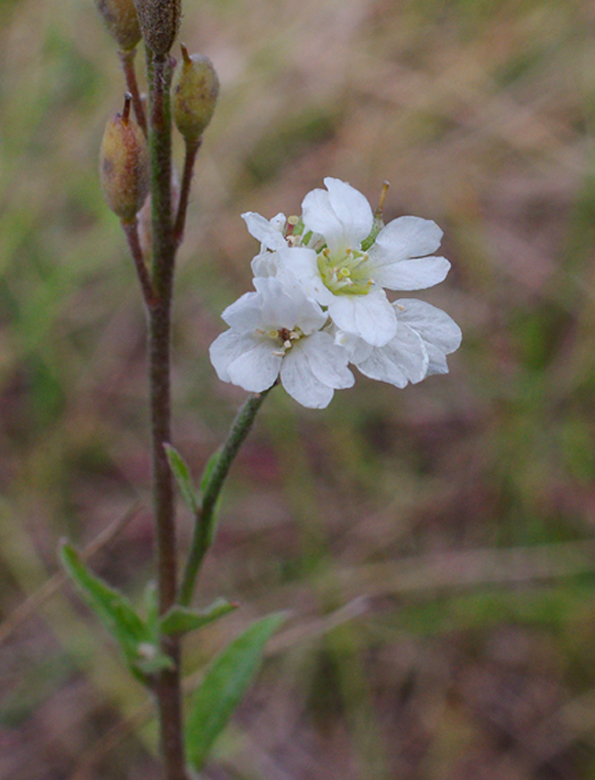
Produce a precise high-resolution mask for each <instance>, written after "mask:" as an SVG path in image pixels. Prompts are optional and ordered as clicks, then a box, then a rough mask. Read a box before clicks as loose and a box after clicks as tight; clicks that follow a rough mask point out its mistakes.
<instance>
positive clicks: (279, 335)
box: [210, 177, 461, 409]
mask: <svg viewBox="0 0 595 780" xmlns="http://www.w3.org/2000/svg"><path fill="white" fill-rule="evenodd" d="M324 184H325V186H326V190H322V189H315V190H312V192H309V193H308V194H307V195H306V197H305V198H304V200H303V202H302V215H301V217H299V218H298V217H289V219H287V218H286V217H285V215H283V214H278V215H277V216H276V217H273V219H271V220H270V221H269V220H267V219H265V218H264V217H262V216H260V214H255V213H252V212H249V213H247V214H243V215H242V216H243V218H244V220H245V222H246V225H247V227H248V230H249V231H250V233H251V235H252V236H254V238H256V239H258V241H260V243H261V248H260V252H259V254H258V255H256V257H255V258H254V259H253V260H252V271H253V273H254V287H255V289H256V292H249V293H246V294H245V295H243V296H242V297H241V298H239V299H238V300H237V301H236V302H235V303H233V304H232V305H231V306H228V307H227V309H225V311H224V312H223V315H222V317H223V319H224V320H225V322H226V323H227V324H228V325H229V330H228V331H226V332H225V333H222V334H221V335H220V336H218V338H216V339H215V341H214V342H213V344H212V345H211V349H210V355H211V362H212V363H213V366H214V367H215V370H216V371H217V374H218V376H219V378H220V379H222V380H223V381H225V382H232V383H233V384H235V385H239V386H240V387H243V388H244V389H245V390H249V391H252V392H262V391H264V390H266V389H268V388H269V387H271V386H272V385H273V384H274V383H275V382H276V381H277V380H278V379H279V380H280V382H281V384H282V385H283V387H284V388H285V389H286V390H287V392H288V393H289V394H290V395H291V396H292V397H293V398H295V399H296V401H298V402H299V403H301V404H303V405H304V406H308V407H311V408H317V409H322V408H324V407H326V406H328V404H329V403H330V400H331V398H332V397H333V393H334V391H335V390H339V389H343V388H347V387H351V386H352V385H353V383H354V377H353V374H352V373H351V371H350V369H349V368H348V365H349V364H352V365H354V366H356V367H357V368H358V369H359V371H360V372H361V373H362V374H365V375H366V376H368V377H371V378H372V379H379V380H381V381H383V382H389V383H390V384H393V385H395V386H396V387H399V388H402V387H405V385H407V383H408V382H412V383H415V382H420V381H421V380H422V379H424V378H425V377H426V376H428V375H429V374H440V373H446V372H447V371H448V366H447V363H446V355H448V354H449V353H451V352H454V350H455V349H457V348H458V346H459V344H460V343H461V331H460V328H459V327H458V325H457V324H456V323H455V322H454V321H453V320H452V319H451V318H450V317H449V316H448V314H446V313H445V312H443V311H441V310H440V309H437V308H436V307H435V306H431V305H430V304H429V303H425V302H424V301H420V300H416V299H413V298H403V299H399V300H396V301H392V302H391V301H389V299H388V297H387V295H386V292H385V290H387V289H388V290H402V291H410V290H422V289H426V288H428V287H432V286H433V285H435V284H438V283H439V282H441V281H443V279H444V278H445V277H446V275H447V273H448V270H449V268H450V263H449V262H448V260H446V259H445V258H443V257H435V256H433V255H432V252H435V251H436V250H437V249H438V247H439V245H440V239H441V237H442V231H441V230H440V228H439V227H438V226H437V225H436V224H435V223H434V222H431V221H430V220H426V219H419V218H418V217H400V218H398V219H394V220H392V222H389V223H388V224H387V225H383V223H382V219H381V216H379V214H378V213H377V214H376V215H375V214H374V213H373V212H372V209H371V208H370V204H369V203H368V201H367V200H366V198H365V197H364V196H363V195H362V194H361V193H360V192H358V191H357V190H356V189H354V188H353V187H351V186H350V185H349V184H347V183H346V182H343V181H340V180H339V179H333V178H330V177H327V178H326V179H325V180H324Z"/></svg>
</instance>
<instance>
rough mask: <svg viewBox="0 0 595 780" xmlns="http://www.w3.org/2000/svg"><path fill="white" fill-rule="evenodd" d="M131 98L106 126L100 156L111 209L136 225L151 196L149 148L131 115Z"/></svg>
mask: <svg viewBox="0 0 595 780" xmlns="http://www.w3.org/2000/svg"><path fill="white" fill-rule="evenodd" d="M131 99H132V98H131V95H130V94H127V95H126V100H125V103H124V110H123V111H122V114H116V115H115V117H114V118H113V119H110V121H109V122H108V123H107V125H106V127H105V132H104V134H103V140H102V142H101V150H100V153H99V175H100V178H101V189H102V190H103V194H104V196H105V199H106V201H107V205H108V206H109V207H110V209H111V210H112V211H113V212H114V213H115V214H117V215H118V216H119V217H120V219H121V220H122V221H123V222H133V221H134V219H135V217H136V214H137V212H138V211H139V209H140V208H141V207H142V205H143V203H144V202H145V200H146V197H147V195H148V193H149V180H150V173H149V149H148V146H147V141H146V138H145V136H144V134H143V131H142V130H141V128H140V127H139V125H138V124H137V123H136V122H135V121H134V119H133V118H132V117H131V116H130V102H131Z"/></svg>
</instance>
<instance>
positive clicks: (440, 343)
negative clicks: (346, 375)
mask: <svg viewBox="0 0 595 780" xmlns="http://www.w3.org/2000/svg"><path fill="white" fill-rule="evenodd" d="M392 307H393V310H394V312H395V315H396V318H397V332H396V335H395V336H394V338H392V339H391V341H389V342H388V344H385V345H384V346H383V347H373V346H372V345H371V344H368V343H367V342H365V341H364V340H363V339H360V338H357V337H355V336H352V335H350V334H347V333H344V332H341V331H339V332H338V333H337V335H336V338H335V341H336V343H338V344H341V346H343V347H345V349H346V350H347V351H348V352H349V356H350V357H349V362H350V363H353V364H354V365H355V366H357V368H358V369H359V370H360V371H361V372H362V374H364V375H365V376H367V377H370V379H378V380H379V381H381V382H388V383H389V384H391V385H395V386H396V387H400V388H403V387H405V386H406V385H407V384H408V382H411V383H412V384H415V383H416V382H421V380H422V379H425V377H426V376H429V375H430V374H445V373H447V372H448V365H447V363H446V355H449V354H450V353H451V352H454V351H455V350H456V349H458V347H459V345H460V343H461V329H460V328H459V326H458V325H457V324H456V322H455V321H454V320H453V319H451V317H449V316H448V314H446V312H443V311H442V310H441V309H437V308H436V307H435V306H431V305H430V304H429V303H425V302H424V301H418V300H415V299H402V300H399V301H396V302H395V303H393V304H392Z"/></svg>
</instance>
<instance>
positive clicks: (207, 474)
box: [200, 449, 221, 493]
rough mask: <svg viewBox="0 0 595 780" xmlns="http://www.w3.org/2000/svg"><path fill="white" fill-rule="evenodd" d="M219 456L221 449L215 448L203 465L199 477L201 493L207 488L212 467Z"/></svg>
mask: <svg viewBox="0 0 595 780" xmlns="http://www.w3.org/2000/svg"><path fill="white" fill-rule="evenodd" d="M220 456H221V450H220V449H219V450H216V451H215V452H214V453H213V454H212V455H211V457H210V458H209V459H208V461H207V465H206V466H205V467H204V470H203V472H202V476H201V478H200V489H201V491H202V492H203V493H204V492H205V491H206V489H207V485H208V484H209V480H210V478H211V474H212V473H213V469H214V468H215V466H216V465H217V461H218V460H219V458H220Z"/></svg>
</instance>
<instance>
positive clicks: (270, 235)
mask: <svg viewBox="0 0 595 780" xmlns="http://www.w3.org/2000/svg"><path fill="white" fill-rule="evenodd" d="M278 216H279V215H277V217H274V218H273V219H275V220H277V222H276V223H275V224H271V222H269V221H268V219H265V218H264V217H263V216H261V215H260V214H256V213H255V212H254V211H247V212H246V213H245V214H242V219H243V220H244V222H245V223H246V227H247V228H248V232H249V233H250V235H251V236H254V238H256V239H257V240H258V241H260V243H261V244H263V245H264V246H265V247H266V248H267V249H272V250H275V249H283V247H286V246H287V242H286V241H285V239H284V238H283V236H282V234H281V232H280V231H279V230H278V229H277V227H276V225H278V224H279V220H278Z"/></svg>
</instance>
